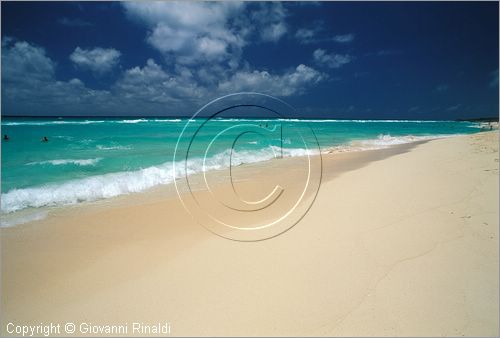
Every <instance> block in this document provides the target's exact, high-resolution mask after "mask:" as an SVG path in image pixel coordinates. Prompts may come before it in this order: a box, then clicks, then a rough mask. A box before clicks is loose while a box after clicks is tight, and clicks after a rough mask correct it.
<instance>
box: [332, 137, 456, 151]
mask: <svg viewBox="0 0 500 338" xmlns="http://www.w3.org/2000/svg"><path fill="white" fill-rule="evenodd" d="M456 135H458V134H453V135H424V136H413V135H405V136H391V135H388V134H387V135H384V134H380V135H379V136H378V137H377V138H375V139H367V140H356V141H351V142H350V143H349V144H347V145H340V146H336V147H332V148H328V149H327V150H326V151H325V152H327V153H330V152H349V151H363V150H375V149H383V148H388V147H391V146H395V145H399V144H406V143H413V142H418V141H427V140H433V139H438V138H446V137H450V136H456Z"/></svg>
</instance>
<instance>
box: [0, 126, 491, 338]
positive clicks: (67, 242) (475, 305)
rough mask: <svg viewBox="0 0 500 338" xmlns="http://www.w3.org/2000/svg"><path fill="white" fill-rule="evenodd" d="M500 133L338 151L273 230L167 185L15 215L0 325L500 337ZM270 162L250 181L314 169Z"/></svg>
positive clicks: (250, 186) (5, 258) (289, 179)
mask: <svg viewBox="0 0 500 338" xmlns="http://www.w3.org/2000/svg"><path fill="white" fill-rule="evenodd" d="M498 142H499V139H498V132H488V133H480V134H475V135H469V136H460V137H453V138H449V139H440V140H434V141H430V142H426V143H423V144H418V145H416V146H414V147H408V146H407V147H399V148H394V149H392V150H381V151H373V152H363V153H356V154H333V155H327V156H325V158H324V176H325V177H324V181H323V184H322V186H321V189H320V190H319V194H318V196H317V199H316V201H315V203H314V204H313V206H312V208H311V209H310V211H309V212H308V213H307V214H306V216H305V217H304V218H303V219H302V220H301V221H300V222H299V223H298V224H297V225H296V226H295V227H293V228H292V229H291V230H290V231H288V232H286V233H284V234H282V235H280V236H278V237H276V238H273V239H270V240H266V241H260V242H250V243H244V242H243V243H242V242H235V241H230V240H227V239H224V238H221V237H219V236H215V235H213V234H212V233H210V232H209V231H207V230H206V229H205V228H203V227H202V226H200V225H198V224H196V223H195V222H194V221H193V219H192V218H191V217H190V216H189V214H188V213H187V212H186V211H185V210H184V208H183V207H182V205H181V203H180V202H179V199H178V198H176V197H175V195H174V194H170V193H163V192H150V193H147V194H143V195H141V196H139V195H137V196H129V197H125V198H121V199H118V200H117V201H114V202H106V203H97V204H92V205H85V206H79V207H72V208H66V209H65V210H62V211H57V212H54V213H52V214H51V215H49V217H47V218H46V219H44V220H40V221H34V222H31V223H27V224H23V225H18V226H15V227H10V228H2V229H0V234H1V254H2V257H1V258H2V261H1V262H2V270H1V272H2V276H1V281H2V285H1V296H2V299H1V305H2V313H1V318H2V319H1V320H2V330H1V332H2V333H3V334H6V324H7V323H8V322H14V323H16V324H29V323H31V324H39V323H41V322H44V323H47V322H59V323H64V322H67V321H70V322H74V323H75V324H77V325H79V324H80V323H82V322H85V323H93V324H96V325H103V324H107V325H122V324H125V323H129V324H130V323H131V322H144V323H148V324H155V323H157V322H159V321H160V322H169V323H170V325H171V334H172V335H175V336H186V335H224V336H228V335H293V336H302V335H307V336H311V335H327V336H331V335H349V336H356V335H370V336H371V335H375V336H384V335H391V336H392V335H397V336H408V335H412V336H413V335H417V336H418V335H426V336H428V335H431V336H441V335H452V336H460V335H467V336H497V335H498V334H499V332H498V327H499V322H498V318H499V308H498V296H499V295H498V288H499V285H498V273H499V271H498V264H499V263H498V257H499V252H498V247H499V242H498V225H499V224H498V217H499V181H498V178H499V172H498V169H499V162H498V161H499V153H498ZM272 165H273V164H269V165H268V166H269V168H268V169H269V170H265V171H264V172H265V175H264V177H263V178H262V179H261V180H258V182H261V185H259V184H258V183H255V182H253V183H245V182H246V181H244V180H242V183H241V187H240V188H241V191H242V193H245V194H248V195H249V196H251V195H252V194H254V195H255V196H257V195H258V192H259V191H261V188H262V184H264V183H265V184H267V183H269V182H270V181H272V180H273V179H278V177H279V179H280V180H281V181H280V182H281V184H284V185H286V184H289V185H290V187H292V188H291V189H293V184H294V182H297V181H300V179H297V178H298V177H299V178H300V177H301V175H302V173H301V172H295V171H294V170H287V171H283V170H281V171H279V170H278V171H277V170H276V168H274V169H273V168H272ZM287 165H290V166H291V167H290V168H293V162H290V163H289V164H287ZM241 170H243V171H244V170H248V171H247V173H248V172H249V173H251V174H252V175H256V173H259V172H261V173H262V170H260V171H259V170H258V169H256V167H253V168H250V167H248V168H247V169H245V168H242V169H241ZM262 182H264V183H262ZM217 189H219V191H221V192H222V193H224V191H226V190H225V189H227V186H224V184H221V186H220V187H218V188H217ZM203 193H204V192H203V191H201V192H200V194H203ZM268 216H270V215H268Z"/></svg>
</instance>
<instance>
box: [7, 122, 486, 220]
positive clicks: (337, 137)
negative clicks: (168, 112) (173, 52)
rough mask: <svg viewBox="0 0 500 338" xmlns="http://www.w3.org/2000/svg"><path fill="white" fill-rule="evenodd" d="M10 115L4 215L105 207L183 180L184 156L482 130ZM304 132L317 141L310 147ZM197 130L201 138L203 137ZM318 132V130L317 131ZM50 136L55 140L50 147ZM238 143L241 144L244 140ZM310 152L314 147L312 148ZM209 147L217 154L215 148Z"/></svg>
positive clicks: (296, 152)
mask: <svg viewBox="0 0 500 338" xmlns="http://www.w3.org/2000/svg"><path fill="white" fill-rule="evenodd" d="M188 121H189V120H188V119H181V118H178V119H176V118H3V119H2V136H3V135H4V134H7V135H8V137H9V140H8V141H2V151H1V153H2V166H1V169H2V172H1V174H2V178H1V183H2V188H1V193H2V196H1V197H2V199H1V210H2V213H3V214H5V213H13V212H18V211H20V210H23V209H27V208H28V209H33V208H41V207H51V206H59V205H66V204H74V203H79V202H84V201H95V200H99V199H105V198H110V197H114V196H118V195H122V194H129V193H134V192H139V191H144V190H146V189H148V188H151V187H154V186H157V185H160V184H169V183H172V182H173V179H174V177H175V175H174V172H173V170H174V167H173V162H174V151H175V148H176V144H177V141H178V138H179V135H180V134H181V131H182V130H183V129H184V128H185V126H186V125H187V127H186V129H185V132H184V134H183V138H181V140H180V143H179V148H178V153H177V155H178V156H180V157H177V158H176V159H177V160H178V159H179V158H183V159H186V149H188V148H187V146H189V153H188V154H189V156H188V159H187V167H186V168H187V171H188V173H190V174H191V173H196V172H200V171H202V170H213V169H220V168H223V167H227V166H229V164H230V163H231V164H232V165H239V164H241V163H250V162H258V161H265V160H269V159H272V158H274V157H278V156H282V155H283V156H285V157H286V156H303V155H306V154H307V153H308V152H309V153H310V152H315V151H317V150H318V148H317V147H316V148H315V147H314V144H315V142H316V139H317V143H318V144H319V149H320V150H321V151H322V152H325V151H332V150H333V151H360V150H365V149H376V148H383V147H389V146H391V145H395V144H402V143H408V142H414V141H418V140H424V139H429V138H437V137H446V136H450V135H454V134H470V133H475V132H478V131H480V125H479V124H476V123H470V122H455V121H399V120H391V121H387V120H385V121H384V120H301V119H235V118H219V119H212V120H206V119H196V120H190V122H189V123H188ZM301 130H306V131H307V133H306V134H308V135H313V136H314V137H312V138H311V137H310V138H309V139H308V140H307V141H306V142H304V140H303V139H301V138H300V137H299V134H300V133H301ZM196 131H197V132H196ZM311 131H313V133H311ZM44 136H46V137H47V138H48V142H42V141H41V139H42V137H44ZM235 140H236V141H235ZM307 144H309V145H311V144H312V145H313V146H312V147H311V146H309V147H308V149H305V148H306V145H307ZM207 149H208V150H207Z"/></svg>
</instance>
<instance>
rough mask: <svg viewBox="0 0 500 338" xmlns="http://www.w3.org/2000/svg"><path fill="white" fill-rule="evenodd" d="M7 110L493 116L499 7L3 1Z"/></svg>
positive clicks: (4, 98) (14, 112)
mask: <svg viewBox="0 0 500 338" xmlns="http://www.w3.org/2000/svg"><path fill="white" fill-rule="evenodd" d="M1 6H2V115H61V116H62V115H89V116H95V115H108V116H114V115H134V116H140V115H168V116H174V115H175V116H178V115H190V114H192V113H194V112H195V111H196V110H197V108H199V107H201V106H202V105H203V104H205V103H207V102H209V101H211V100H212V99H214V98H217V97H219V96H221V95H224V94H228V93H233V92H238V91H256V92H262V93H267V94H271V95H275V96H278V97H280V98H282V99H284V100H285V101H287V102H289V103H290V104H292V105H293V106H295V107H296V109H297V111H298V112H299V114H300V115H301V116H307V117H332V118H376V119H455V118H470V117H484V116H497V115H498V57H499V54H498V39H499V37H498V3H497V2H432V3H431V2H422V3H399V2H384V3H382V2H379V3H377V2H372V3H367V2H340V3H339V2H336V3H333V2H315V3H301V2H292V3H291V2H284V3H279V2H277V3H273V2H265V3H259V2H252V3H248V2H247V3H245V2H218V3H212V2H211V3H209V2H161V3H159V2H141V3H139V2H126V3H119V2H68V3H64V2H45V3H44V2H39V3H34V2H3V3H2V4H1Z"/></svg>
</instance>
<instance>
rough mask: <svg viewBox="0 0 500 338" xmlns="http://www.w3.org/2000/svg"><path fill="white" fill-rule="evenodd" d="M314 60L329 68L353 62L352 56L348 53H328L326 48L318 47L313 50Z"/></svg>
mask: <svg viewBox="0 0 500 338" xmlns="http://www.w3.org/2000/svg"><path fill="white" fill-rule="evenodd" d="M313 58H314V61H316V63H317V64H319V65H324V66H327V67H329V68H340V67H342V66H343V65H345V64H348V63H349V62H351V60H352V58H351V56H350V55H348V54H335V53H330V54H328V53H327V52H326V51H325V50H324V49H321V48H318V49H316V50H315V51H314V52H313Z"/></svg>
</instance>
